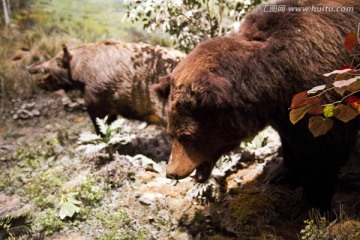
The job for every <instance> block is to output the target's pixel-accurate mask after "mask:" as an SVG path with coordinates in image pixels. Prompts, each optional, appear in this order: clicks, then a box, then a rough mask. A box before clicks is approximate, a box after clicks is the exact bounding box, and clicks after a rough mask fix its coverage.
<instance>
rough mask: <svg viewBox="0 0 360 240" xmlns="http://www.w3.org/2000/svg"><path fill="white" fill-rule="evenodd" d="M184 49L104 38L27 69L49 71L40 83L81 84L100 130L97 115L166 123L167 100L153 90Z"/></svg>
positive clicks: (76, 86)
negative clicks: (162, 99)
mask: <svg viewBox="0 0 360 240" xmlns="http://www.w3.org/2000/svg"><path fill="white" fill-rule="evenodd" d="M184 56H185V55H184V54H183V53H181V52H179V51H177V50H173V49H168V48H164V47H159V46H152V45H149V44H143V43H124V42H119V41H113V40H105V41H101V42H98V43H93V44H83V45H80V46H76V47H72V48H67V47H66V46H63V51H62V52H60V53H59V54H57V55H56V56H55V57H54V58H52V59H50V60H49V61H46V62H42V63H38V64H34V65H32V66H31V67H30V68H29V70H28V71H29V73H31V74H37V73H43V74H47V75H48V76H47V77H46V78H45V79H42V80H41V81H40V82H39V83H38V85H39V86H40V87H41V88H43V89H45V90H49V91H55V90H59V89H64V90H72V89H78V90H81V91H82V92H83V97H84V101H85V105H86V106H87V111H88V113H89V115H90V118H91V120H92V122H93V124H94V127H95V129H96V132H97V133H99V129H98V126H97V124H96V121H95V120H96V118H104V117H105V116H106V115H109V117H108V122H109V123H110V122H112V121H114V120H115V119H116V116H117V114H120V115H122V116H123V117H126V118H130V119H137V120H143V121H147V122H149V123H157V124H162V125H166V118H167V116H166V113H167V111H165V107H166V106H165V105H164V104H163V103H161V102H160V101H159V100H158V98H157V97H156V96H155V95H154V94H153V93H152V92H151V91H149V90H150V86H151V85H152V84H154V83H156V82H158V79H159V77H160V76H163V75H166V74H169V73H170V72H171V71H172V70H173V68H174V67H175V66H176V65H177V64H178V63H179V62H180V60H181V59H182V58H183V57H184Z"/></svg>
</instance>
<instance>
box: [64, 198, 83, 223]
mask: <svg viewBox="0 0 360 240" xmlns="http://www.w3.org/2000/svg"><path fill="white" fill-rule="evenodd" d="M76 195H78V193H77V192H73V193H69V194H67V195H64V194H63V195H62V196H61V199H60V203H59V205H60V212H59V215H60V218H61V220H63V219H65V218H66V217H70V218H71V217H73V216H74V214H75V213H78V212H79V211H80V207H79V206H80V205H81V202H80V201H78V200H76V199H75V196H76Z"/></svg>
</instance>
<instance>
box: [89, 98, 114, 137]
mask: <svg viewBox="0 0 360 240" xmlns="http://www.w3.org/2000/svg"><path fill="white" fill-rule="evenodd" d="M87 112H88V114H89V116H90V119H91V122H92V123H93V126H94V128H95V132H96V134H97V135H101V136H103V135H104V134H102V133H101V131H100V128H99V126H98V124H97V122H96V118H100V119H103V118H105V117H106V116H107V115H108V113H107V112H106V111H104V109H102V108H101V107H97V106H92V105H90V106H88V107H87ZM115 120H116V114H111V115H109V116H108V120H107V121H106V123H107V124H110V123H112V122H113V121H115Z"/></svg>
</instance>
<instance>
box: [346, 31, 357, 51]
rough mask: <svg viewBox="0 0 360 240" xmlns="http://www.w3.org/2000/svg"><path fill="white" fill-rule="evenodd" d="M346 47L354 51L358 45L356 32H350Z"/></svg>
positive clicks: (347, 36)
mask: <svg viewBox="0 0 360 240" xmlns="http://www.w3.org/2000/svg"><path fill="white" fill-rule="evenodd" d="M344 44H345V48H346V50H348V51H352V50H353V48H354V47H356V45H357V35H356V33H354V32H351V33H348V34H347V35H346V38H345V42H344Z"/></svg>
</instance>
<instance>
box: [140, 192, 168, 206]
mask: <svg viewBox="0 0 360 240" xmlns="http://www.w3.org/2000/svg"><path fill="white" fill-rule="evenodd" d="M164 198H165V197H164V195H162V194H160V193H144V194H143V195H142V196H141V197H139V202H140V203H141V204H142V205H153V204H155V203H156V201H159V200H164Z"/></svg>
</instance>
